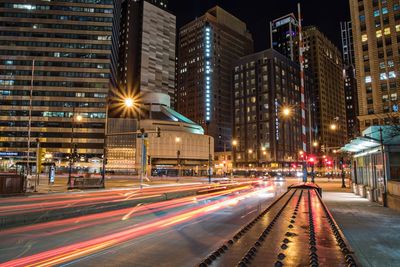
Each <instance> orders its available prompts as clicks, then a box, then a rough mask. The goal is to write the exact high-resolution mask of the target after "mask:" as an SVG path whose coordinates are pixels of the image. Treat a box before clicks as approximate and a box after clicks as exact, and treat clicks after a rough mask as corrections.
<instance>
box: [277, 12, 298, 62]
mask: <svg viewBox="0 0 400 267" xmlns="http://www.w3.org/2000/svg"><path fill="white" fill-rule="evenodd" d="M298 27H299V25H298V22H297V19H296V17H295V16H294V14H293V13H291V14H288V15H286V16H283V17H280V18H278V19H276V20H273V21H271V22H270V39H271V48H272V49H275V50H276V51H278V52H279V53H281V54H282V55H284V56H286V57H288V58H290V59H291V60H292V61H296V62H298V60H299V55H298V54H296V51H298V49H296V48H295V47H296V46H298V36H297V32H298Z"/></svg>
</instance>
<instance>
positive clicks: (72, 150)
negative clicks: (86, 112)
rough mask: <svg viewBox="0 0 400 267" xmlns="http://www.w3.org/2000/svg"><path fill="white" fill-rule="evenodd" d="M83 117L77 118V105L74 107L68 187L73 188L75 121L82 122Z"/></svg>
mask: <svg viewBox="0 0 400 267" xmlns="http://www.w3.org/2000/svg"><path fill="white" fill-rule="evenodd" d="M82 119H83V117H82V116H81V115H77V116H76V117H75V104H74V106H73V107H72V121H71V146H70V156H69V172H68V187H70V188H71V187H72V184H71V183H72V179H71V178H72V177H71V176H72V164H73V162H74V160H75V159H74V158H75V157H74V156H75V155H74V152H75V151H74V150H75V149H76V144H74V128H75V120H76V121H78V122H80V121H82Z"/></svg>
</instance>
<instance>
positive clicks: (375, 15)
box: [374, 9, 380, 17]
mask: <svg viewBox="0 0 400 267" xmlns="http://www.w3.org/2000/svg"><path fill="white" fill-rule="evenodd" d="M379 15H380V12H379V9H377V10H374V17H378V16H379Z"/></svg>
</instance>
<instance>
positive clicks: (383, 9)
mask: <svg viewBox="0 0 400 267" xmlns="http://www.w3.org/2000/svg"><path fill="white" fill-rule="evenodd" d="M387 13H388V9H387V7H384V8H382V14H383V15H384V14H387Z"/></svg>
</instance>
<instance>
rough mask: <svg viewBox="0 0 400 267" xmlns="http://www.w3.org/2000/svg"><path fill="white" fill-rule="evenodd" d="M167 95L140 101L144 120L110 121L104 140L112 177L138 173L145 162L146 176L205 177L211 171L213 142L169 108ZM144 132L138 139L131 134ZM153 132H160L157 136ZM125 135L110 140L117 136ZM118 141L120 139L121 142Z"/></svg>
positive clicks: (144, 98)
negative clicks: (105, 140) (138, 129)
mask: <svg viewBox="0 0 400 267" xmlns="http://www.w3.org/2000/svg"><path fill="white" fill-rule="evenodd" d="M170 105H171V102H170V97H169V95H167V94H160V93H151V94H150V93H148V94H145V95H144V96H143V98H142V112H143V114H145V116H144V117H145V119H143V120H141V121H140V122H138V121H137V120H136V119H129V118H110V119H109V123H108V132H109V133H110V136H109V137H108V138H107V170H108V171H112V172H116V173H127V172H130V173H138V172H139V170H140V168H141V166H142V161H143V159H145V161H146V162H145V164H144V165H145V166H147V167H146V173H147V175H148V176H162V175H166V176H177V175H178V176H196V175H206V174H207V172H208V170H209V169H212V168H213V166H212V162H213V157H214V139H213V138H212V137H211V136H207V135H204V129H203V128H202V127H201V126H200V125H198V124H196V123H194V122H193V121H191V120H189V119H188V118H186V117H185V116H183V115H181V114H179V113H178V112H176V111H174V110H173V109H171V107H170ZM137 123H140V128H141V129H144V131H145V132H146V134H145V139H144V142H145V149H146V150H145V152H143V150H142V149H143V147H142V144H141V142H142V139H141V138H137V135H135V134H132V132H134V130H135V129H137V128H138V125H137ZM157 128H159V129H160V131H159V132H160V134H159V135H158V134H157V133H156V132H157ZM124 132H125V133H127V132H129V134H126V135H122V136H113V134H120V133H124ZM121 137H122V138H121Z"/></svg>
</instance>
